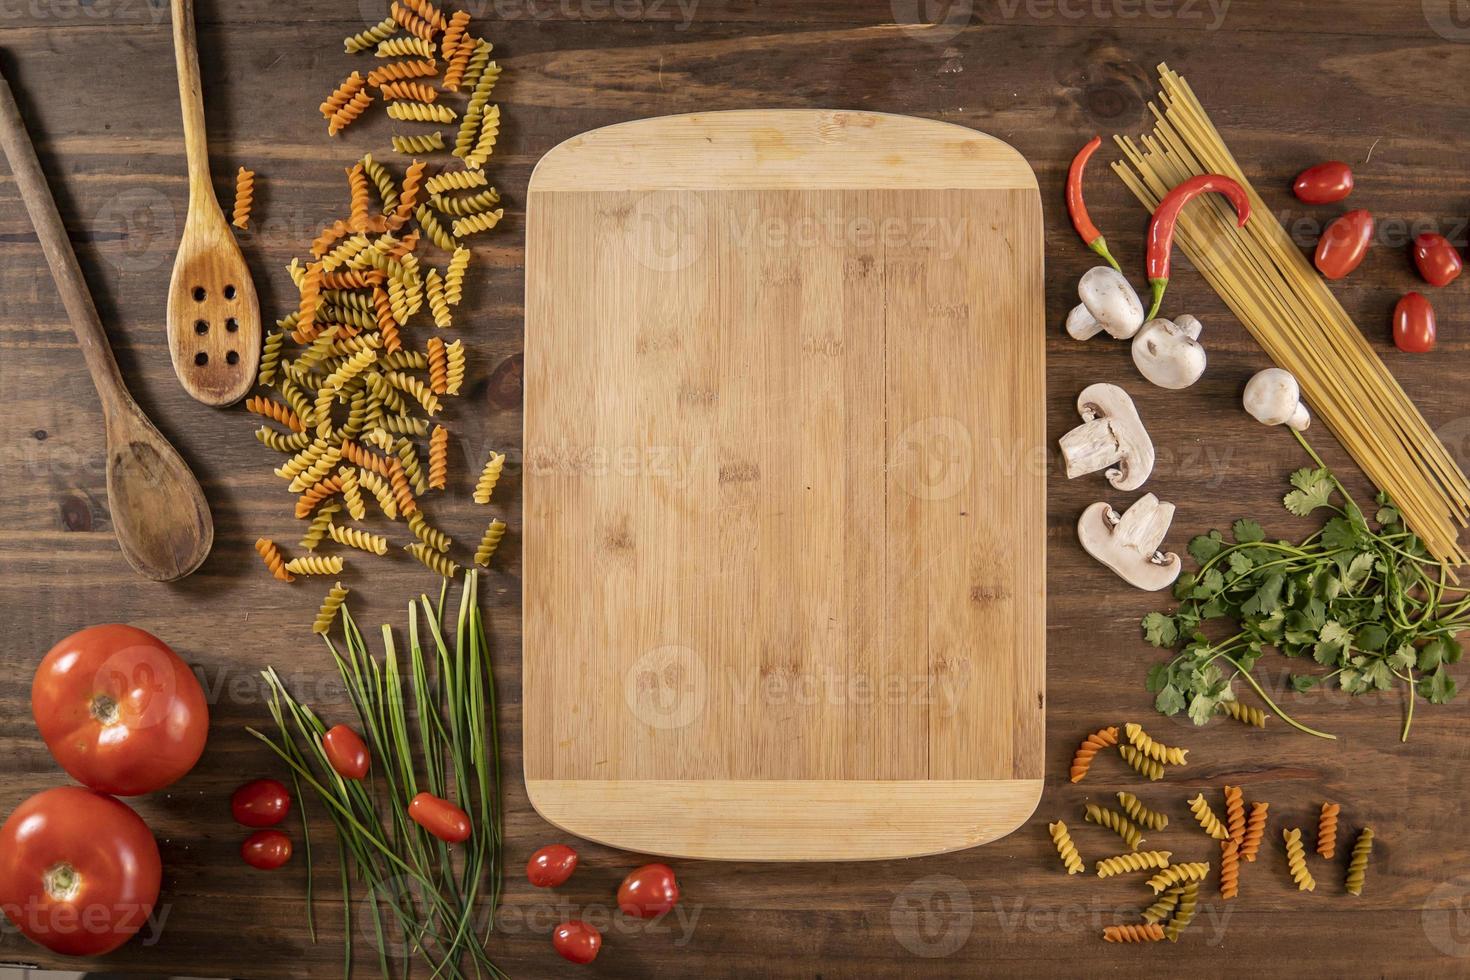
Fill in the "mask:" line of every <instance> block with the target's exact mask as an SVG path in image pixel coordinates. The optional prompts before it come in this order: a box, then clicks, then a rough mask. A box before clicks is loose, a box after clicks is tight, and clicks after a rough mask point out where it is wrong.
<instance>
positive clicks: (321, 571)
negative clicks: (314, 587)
mask: <svg viewBox="0 0 1470 980" xmlns="http://www.w3.org/2000/svg"><path fill="white" fill-rule="evenodd" d="M342 564H343V563H342V558H341V556H340V555H301V556H300V557H297V558H292V559H291V560H290V561H288V562H286V571H288V572H291V573H292V574H293V575H337V574H340V573H341V571H342Z"/></svg>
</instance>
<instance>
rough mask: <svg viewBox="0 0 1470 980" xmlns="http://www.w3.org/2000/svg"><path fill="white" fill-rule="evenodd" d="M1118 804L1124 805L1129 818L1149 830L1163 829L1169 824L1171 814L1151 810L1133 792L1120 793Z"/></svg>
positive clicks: (1124, 810)
mask: <svg viewBox="0 0 1470 980" xmlns="http://www.w3.org/2000/svg"><path fill="white" fill-rule="evenodd" d="M1118 804H1119V805H1120V806H1122V807H1123V812H1124V813H1126V814H1127V815H1128V819H1129V820H1132V821H1133V822H1134V823H1136V824H1138V825H1139V826H1140V827H1143V828H1145V829H1147V830H1163V829H1164V828H1165V827H1167V826H1169V816H1168V814H1165V813H1159V812H1157V811H1155V810H1150V809H1149V808H1148V807H1146V806H1144V805H1143V803H1142V801H1140V800H1139V798H1138V797H1136V796H1134V795H1133V794H1132V793H1121V792H1120V793H1119V794H1118Z"/></svg>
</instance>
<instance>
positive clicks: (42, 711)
mask: <svg viewBox="0 0 1470 980" xmlns="http://www.w3.org/2000/svg"><path fill="white" fill-rule="evenodd" d="M31 712H32V713H33V714H34V715H35V718H36V727H37V728H39V729H40V730H41V737H42V738H43V739H45V740H46V747H47V748H49V749H50V750H51V754H52V755H53V756H55V757H56V761H57V762H59V763H61V768H63V769H65V770H66V771H67V772H68V773H70V774H71V776H72V778H74V779H76V781H77V782H79V783H82V784H83V785H86V786H90V787H91V788H92V789H95V790H97V791H98V792H99V793H110V794H113V795H116V796H139V795H141V794H143V793H152V792H154V791H155V790H160V789H163V788H164V787H165V786H168V785H169V784H170V783H173V782H175V781H177V780H178V779H180V778H181V777H182V776H183V775H184V774H185V773H187V772H188V771H189V770H190V769H193V768H194V763H196V762H198V761H199V756H200V755H201V754H202V753H203V752H204V742H205V739H207V738H208V736H209V706H208V705H207V704H206V703H205V700H204V691H203V689H202V688H200V686H199V681H198V680H196V679H195V677H194V674H193V672H192V671H191V670H189V665H188V664H186V663H184V661H182V660H181V659H179V656H178V654H176V653H174V652H173V651H172V650H170V649H169V648H168V647H167V646H166V645H165V644H164V643H163V641H162V640H160V639H158V637H156V636H153V635H152V634H150V633H145V632H143V631H142V630H140V629H134V628H133V627H131V626H119V625H110V626H93V627H90V628H89V629H84V630H82V631H81V632H80V633H73V634H72V635H71V636H68V637H67V638H66V639H64V640H62V641H61V642H60V643H58V644H56V646H54V647H52V648H51V652H50V653H47V654H46V656H45V657H44V658H42V660H41V665H40V666H39V667H37V668H36V677H35V680H34V681H32V683H31Z"/></svg>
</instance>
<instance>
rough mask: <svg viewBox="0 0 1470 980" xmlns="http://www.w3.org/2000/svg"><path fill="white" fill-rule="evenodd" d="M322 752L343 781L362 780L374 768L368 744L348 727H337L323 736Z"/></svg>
mask: <svg viewBox="0 0 1470 980" xmlns="http://www.w3.org/2000/svg"><path fill="white" fill-rule="evenodd" d="M322 751H323V752H325V753H326V754H327V761H328V762H330V763H331V764H332V768H333V769H335V770H337V775H339V776H341V777H342V778H343V779H361V778H362V777H364V776H366V775H367V774H368V769H369V768H371V766H372V761H373V760H372V756H371V755H369V754H368V747H367V743H366V742H364V741H363V740H362V736H361V735H359V734H357V732H354V731H353V730H352V729H350V728H348V727H347V726H346V725H337V726H336V727H334V728H333V729H332V730H331V731H329V732H327V734H325V735H323V736H322Z"/></svg>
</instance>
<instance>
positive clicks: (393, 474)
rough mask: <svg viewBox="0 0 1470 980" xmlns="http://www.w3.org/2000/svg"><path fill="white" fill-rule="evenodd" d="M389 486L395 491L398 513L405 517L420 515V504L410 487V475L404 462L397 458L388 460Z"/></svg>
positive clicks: (394, 497)
mask: <svg viewBox="0 0 1470 980" xmlns="http://www.w3.org/2000/svg"><path fill="white" fill-rule="evenodd" d="M388 466H389V469H388V484H389V486H390V487H392V489H393V500H394V502H395V503H397V504H398V512H399V513H400V514H402V515H403V516H404V517H409V516H411V515H413V514H416V513H418V509H419V503H418V501H417V500H415V499H414V496H413V490H412V489H411V488H410V487H409V485H408V474H407V473H405V472H404V470H403V462H402V461H401V460H399V459H398V458H397V457H396V456H395V457H393V458H391V459H389V460H388Z"/></svg>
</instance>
